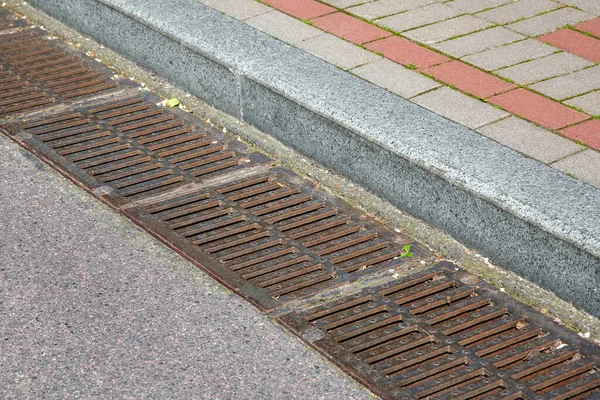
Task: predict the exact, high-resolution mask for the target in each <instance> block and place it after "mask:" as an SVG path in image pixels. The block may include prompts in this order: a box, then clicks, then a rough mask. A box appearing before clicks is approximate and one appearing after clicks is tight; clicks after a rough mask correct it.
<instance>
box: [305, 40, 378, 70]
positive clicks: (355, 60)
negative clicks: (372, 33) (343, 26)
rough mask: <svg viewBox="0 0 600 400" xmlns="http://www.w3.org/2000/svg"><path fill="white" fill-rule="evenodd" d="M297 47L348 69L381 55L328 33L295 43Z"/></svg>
mask: <svg viewBox="0 0 600 400" xmlns="http://www.w3.org/2000/svg"><path fill="white" fill-rule="evenodd" d="M297 46H298V48H300V49H302V50H304V51H306V52H308V53H310V54H312V55H314V56H317V57H319V58H321V59H323V60H325V61H327V62H329V63H331V64H333V65H336V66H338V67H340V68H343V69H350V68H354V67H357V66H359V65H363V64H366V63H369V62H374V61H377V60H380V59H381V57H380V56H378V55H376V54H375V53H371V52H370V51H368V50H365V49H361V48H360V47H358V46H355V45H354V44H352V43H349V42H346V41H345V40H342V39H340V38H338V37H336V36H333V35H330V34H329V33H327V34H324V35H320V36H317V37H314V38H312V39H307V40H305V41H303V42H300V43H298V44H297Z"/></svg>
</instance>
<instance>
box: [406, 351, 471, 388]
mask: <svg viewBox="0 0 600 400" xmlns="http://www.w3.org/2000/svg"><path fill="white" fill-rule="evenodd" d="M467 365H469V359H468V358H467V357H462V358H459V359H456V360H454V361H450V362H448V363H445V364H442V365H440V366H439V367H436V368H432V369H430V370H427V371H425V372H423V373H421V374H418V375H415V376H413V377H411V378H408V379H403V380H402V387H405V388H407V387H411V386H414V385H415V384H420V383H421V382H424V381H428V380H431V379H432V378H436V377H437V376H440V375H442V374H447V373H450V371H455V370H456V368H457V367H463V366H467Z"/></svg>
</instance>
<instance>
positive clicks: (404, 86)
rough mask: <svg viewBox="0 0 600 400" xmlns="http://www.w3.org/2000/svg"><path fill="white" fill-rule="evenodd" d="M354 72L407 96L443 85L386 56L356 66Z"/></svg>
mask: <svg viewBox="0 0 600 400" xmlns="http://www.w3.org/2000/svg"><path fill="white" fill-rule="evenodd" d="M352 73H354V74H356V75H358V76H360V77H361V78H363V79H366V80H368V81H369V82H372V83H374V84H376V85H377V86H379V87H382V88H384V89H387V90H389V91H390V92H392V93H396V94H397V95H399V96H402V97H405V98H410V97H413V96H416V95H418V94H420V93H423V92H426V91H428V90H431V89H435V88H437V87H440V86H441V85H440V84H439V83H437V82H436V81H434V80H433V79H430V78H427V77H425V76H423V75H421V74H419V73H418V72H415V71H412V70H410V69H408V68H404V67H403V66H402V65H400V64H397V63H395V62H393V61H390V60H388V59H385V58H383V59H381V60H379V61H375V62H373V63H370V64H366V65H363V66H361V67H358V68H355V69H353V70H352Z"/></svg>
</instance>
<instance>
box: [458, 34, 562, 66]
mask: <svg viewBox="0 0 600 400" xmlns="http://www.w3.org/2000/svg"><path fill="white" fill-rule="evenodd" d="M555 51H558V49H557V48H555V47H552V46H550V45H547V44H545V43H542V42H540V41H539V40H535V39H527V40H522V41H520V42H516V43H511V44H507V45H506V46H500V47H497V48H494V49H490V50H486V51H483V52H481V53H478V54H472V55H470V56H467V57H464V58H463V60H465V61H466V62H468V63H471V64H473V65H476V66H478V67H479V68H483V69H485V70H488V71H493V70H496V69H499V68H502V67H508V66H511V65H515V64H518V63H520V62H523V61H527V60H533V59H536V58H539V57H543V56H546V55H549V54H552V53H554V52H555Z"/></svg>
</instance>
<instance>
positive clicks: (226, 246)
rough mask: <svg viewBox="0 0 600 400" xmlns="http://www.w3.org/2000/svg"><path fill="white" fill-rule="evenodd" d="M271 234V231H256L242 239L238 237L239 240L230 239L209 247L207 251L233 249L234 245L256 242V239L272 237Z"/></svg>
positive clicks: (214, 251) (215, 251)
mask: <svg viewBox="0 0 600 400" xmlns="http://www.w3.org/2000/svg"><path fill="white" fill-rule="evenodd" d="M270 236H271V233H270V232H259V233H256V234H254V235H251V236H246V237H243V238H241V239H237V240H234V241H230V242H226V243H223V244H220V245H218V246H213V247H209V248H208V249H206V252H207V253H209V254H210V253H217V252H219V251H222V250H227V249H231V248H232V247H236V246H240V245H243V244H246V243H249V242H254V241H256V240H259V239H263V238H266V237H270Z"/></svg>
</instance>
